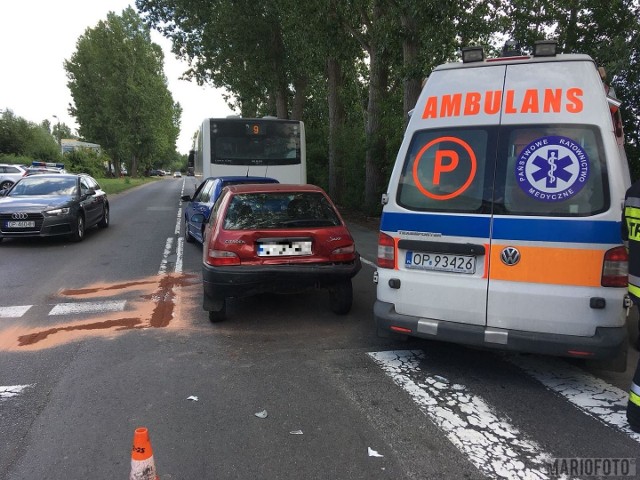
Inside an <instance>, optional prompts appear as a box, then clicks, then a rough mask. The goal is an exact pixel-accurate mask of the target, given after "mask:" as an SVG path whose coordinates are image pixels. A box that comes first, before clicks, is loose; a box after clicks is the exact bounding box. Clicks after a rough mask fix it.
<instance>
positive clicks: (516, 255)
mask: <svg viewBox="0 0 640 480" xmlns="http://www.w3.org/2000/svg"><path fill="white" fill-rule="evenodd" d="M500 260H502V263H504V264H505V265H508V266H510V267H512V266H513V265H515V264H516V263H518V262H519V261H520V252H519V251H518V249H517V248H515V247H506V248H504V249H503V250H502V252H501V253H500Z"/></svg>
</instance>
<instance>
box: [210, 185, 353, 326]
mask: <svg viewBox="0 0 640 480" xmlns="http://www.w3.org/2000/svg"><path fill="white" fill-rule="evenodd" d="M203 243H204V248H203V249H202V251H203V255H202V257H203V269H202V278H203V286H204V302H203V308H204V309H205V310H207V311H208V312H209V320H211V321H212V322H219V321H222V320H224V318H225V314H226V298H228V297H236V298H239V297H246V296H250V295H255V294H259V293H269V292H271V293H292V292H293V293H295V292H300V291H304V290H308V289H312V288H326V289H327V290H328V291H329V303H330V306H331V309H332V310H333V311H334V312H335V313H337V314H341V315H344V314H347V313H349V311H350V310H351V303H352V300H353V290H352V286H351V279H352V278H353V276H354V275H356V274H357V273H358V271H359V270H360V268H361V263H360V255H359V254H358V252H357V251H356V247H355V243H354V241H353V238H352V237H351V234H350V233H349V230H348V229H347V227H346V225H345V223H344V221H343V220H342V217H341V216H340V214H339V213H338V211H337V209H336V207H335V205H334V204H333V202H332V201H331V199H330V198H329V196H328V195H327V194H326V193H325V192H324V190H322V189H321V188H320V187H316V186H314V185H285V184H254V185H235V186H231V187H227V188H225V189H224V191H223V193H222V195H221V196H220V198H219V200H218V202H216V204H215V205H214V207H213V211H212V213H211V219H210V222H209V224H208V225H207V227H206V231H205V241H204V242H203Z"/></svg>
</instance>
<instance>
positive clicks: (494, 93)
mask: <svg viewBox="0 0 640 480" xmlns="http://www.w3.org/2000/svg"><path fill="white" fill-rule="evenodd" d="M502 93H503V92H502V91H501V90H488V91H485V92H464V93H454V94H447V95H441V96H431V97H428V98H427V101H426V102H425V106H424V110H423V112H422V118H423V119H425V120H426V119H435V118H445V117H459V116H470V115H479V114H480V113H483V114H485V115H496V114H498V113H500V110H501V108H502V107H503V105H502ZM583 96H584V92H583V90H582V89H581V88H568V89H566V90H565V89H562V88H546V89H544V90H538V89H535V88H530V89H527V90H525V91H524V92H523V94H522V100H520V101H518V100H517V98H516V91H515V90H506V91H505V92H504V108H503V113H505V114H522V113H561V112H567V113H581V112H582V110H583V107H584V105H583V102H582V97H583Z"/></svg>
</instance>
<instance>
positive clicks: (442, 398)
mask: <svg viewBox="0 0 640 480" xmlns="http://www.w3.org/2000/svg"><path fill="white" fill-rule="evenodd" d="M369 356H370V357H371V358H372V359H373V360H374V361H375V362H376V363H377V364H378V365H379V366H380V367H381V368H382V369H383V371H384V372H385V373H386V374H387V375H388V376H389V377H391V379H392V380H393V381H394V383H396V385H398V386H400V387H401V388H402V389H403V390H405V391H406V392H407V393H409V395H411V397H412V398H413V400H414V401H415V402H416V403H417V404H418V407H419V408H420V410H421V411H422V412H423V413H425V414H426V415H427V417H429V419H431V420H432V421H433V422H434V423H435V425H436V426H438V427H439V428H440V430H442V431H443V432H444V434H445V435H446V436H447V438H448V439H449V441H451V442H452V443H453V444H454V445H455V446H456V448H458V450H460V451H461V452H462V453H464V454H465V455H466V456H467V457H468V458H469V459H470V460H471V462H472V463H473V464H474V465H475V467H476V468H478V470H480V471H481V472H483V473H484V474H485V475H487V476H489V477H493V478H496V477H498V478H527V479H543V478H548V475H547V466H548V464H549V462H550V460H551V458H552V456H551V455H550V454H548V453H546V452H544V451H542V449H541V448H540V447H539V446H538V445H537V444H536V443H535V442H534V441H532V440H529V439H527V438H526V437H525V436H524V435H523V434H522V433H521V432H520V431H518V429H517V428H515V427H514V426H513V425H512V424H511V423H510V422H509V421H508V419H507V418H506V417H501V416H499V415H498V414H496V413H495V412H494V410H493V408H492V407H491V406H490V405H489V404H487V403H486V402H485V401H484V400H483V399H482V398H480V397H479V396H476V395H473V393H471V392H469V391H468V389H467V387H465V386H464V385H457V384H451V383H450V382H449V381H448V380H447V379H446V378H444V377H441V376H438V375H428V374H426V373H424V372H421V371H420V368H419V365H420V361H421V360H423V359H424V353H423V352H422V351H419V350H417V351H410V350H401V351H388V352H370V353H369Z"/></svg>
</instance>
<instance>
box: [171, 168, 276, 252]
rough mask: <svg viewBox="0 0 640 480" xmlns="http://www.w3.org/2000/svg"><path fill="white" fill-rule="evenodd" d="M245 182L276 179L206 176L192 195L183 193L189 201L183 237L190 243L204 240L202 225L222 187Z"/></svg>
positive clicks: (273, 181) (262, 181) (184, 199)
mask: <svg viewBox="0 0 640 480" xmlns="http://www.w3.org/2000/svg"><path fill="white" fill-rule="evenodd" d="M247 183H278V180H276V179H275V178H270V177H236V176H224V177H208V178H205V179H204V180H203V181H202V183H201V184H200V185H199V186H198V188H197V189H196V192H195V193H194V194H193V197H192V196H190V195H184V196H183V197H182V201H184V202H189V204H188V205H187V206H186V208H185V209H184V238H185V240H186V241H187V242H189V243H191V242H193V241H195V240H197V241H198V242H200V243H202V242H203V241H204V234H203V232H204V226H205V224H206V223H207V222H208V221H209V216H210V215H211V209H212V208H213V204H214V203H216V200H218V197H219V196H220V193H222V189H223V188H225V187H228V186H230V185H242V184H247Z"/></svg>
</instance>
